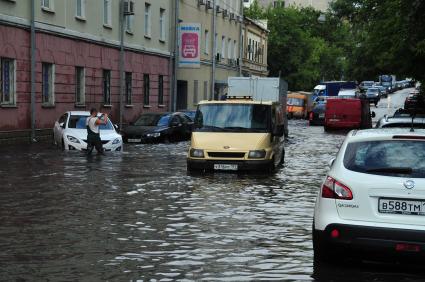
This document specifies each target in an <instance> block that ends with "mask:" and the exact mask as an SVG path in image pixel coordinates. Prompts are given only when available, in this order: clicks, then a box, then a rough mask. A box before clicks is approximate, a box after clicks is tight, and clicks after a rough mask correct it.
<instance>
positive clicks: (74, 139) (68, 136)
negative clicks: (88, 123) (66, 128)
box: [66, 135, 80, 144]
mask: <svg viewBox="0 0 425 282" xmlns="http://www.w3.org/2000/svg"><path fill="white" fill-rule="evenodd" d="M66 138H68V140H69V141H70V142H72V143H77V144H80V141H79V140H78V139H77V138H75V137H74V136H70V135H67V136H66Z"/></svg>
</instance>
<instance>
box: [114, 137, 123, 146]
mask: <svg viewBox="0 0 425 282" xmlns="http://www.w3.org/2000/svg"><path fill="white" fill-rule="evenodd" d="M119 143H121V140H120V139H119V138H117V139H115V140H114V142H112V145H116V144H119Z"/></svg>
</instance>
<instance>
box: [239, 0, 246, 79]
mask: <svg viewBox="0 0 425 282" xmlns="http://www.w3.org/2000/svg"><path fill="white" fill-rule="evenodd" d="M240 2H241V3H240V4H241V9H240V13H241V18H242V22H241V28H240V36H239V76H242V63H243V58H242V56H243V45H244V44H243V42H242V39H243V38H244V36H243V31H244V29H243V27H244V25H245V21H244V16H243V0H241V1H240Z"/></svg>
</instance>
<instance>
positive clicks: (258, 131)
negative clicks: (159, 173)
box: [187, 99, 285, 172]
mask: <svg viewBox="0 0 425 282" xmlns="http://www.w3.org/2000/svg"><path fill="white" fill-rule="evenodd" d="M282 107H283V106H282V105H281V104H280V103H278V102H261V101H253V100H252V99H230V100H226V101H202V102H200V103H199V104H198V109H197V112H196V116H195V124H194V130H193V133H192V140H191V146H190V149H189V153H188V157H187V169H188V171H196V170H198V171H199V170H200V171H207V170H208V171H234V172H237V171H246V170H250V171H268V172H271V171H273V170H274V169H275V167H276V166H278V165H279V164H281V163H283V160H284V155H285V151H284V146H283V145H284V119H285V117H284V116H285V113H284V110H283V109H282Z"/></svg>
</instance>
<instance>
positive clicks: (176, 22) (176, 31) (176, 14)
mask: <svg viewBox="0 0 425 282" xmlns="http://www.w3.org/2000/svg"><path fill="white" fill-rule="evenodd" d="M179 2H180V0H176V1H175V9H174V25H175V29H174V61H173V95H172V96H171V99H170V100H171V111H173V112H174V111H176V108H177V69H178V63H179V6H180V3H179Z"/></svg>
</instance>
